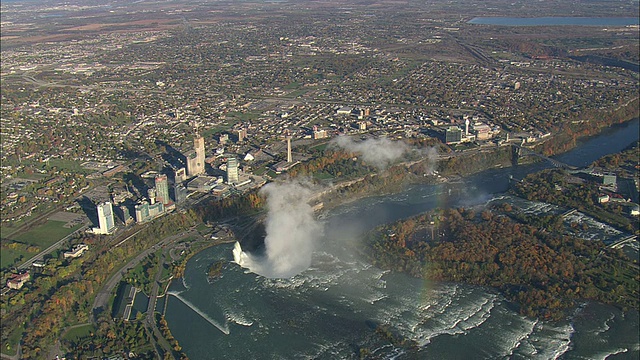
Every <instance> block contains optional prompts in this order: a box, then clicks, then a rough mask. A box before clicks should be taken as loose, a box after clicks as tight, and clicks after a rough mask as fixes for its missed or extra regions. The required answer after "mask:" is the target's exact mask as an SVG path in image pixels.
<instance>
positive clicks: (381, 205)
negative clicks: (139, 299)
mask: <svg viewBox="0 0 640 360" xmlns="http://www.w3.org/2000/svg"><path fill="white" fill-rule="evenodd" d="M637 128H638V122H637V121H635V122H634V123H633V122H632V123H626V124H625V125H623V127H621V128H615V129H611V130H612V131H610V132H607V131H605V132H604V133H602V134H601V135H600V136H599V137H597V138H592V139H590V140H587V141H584V142H583V143H581V144H580V148H578V149H576V150H575V151H573V152H569V153H565V154H564V155H563V159H562V161H564V162H566V163H569V164H575V163H578V162H580V161H582V162H587V163H591V162H592V161H594V160H595V158H591V157H589V156H586V157H585V156H584V154H581V153H580V150H581V149H582V147H585V148H591V147H592V144H591V143H590V141H592V140H597V141H598V143H596V144H594V145H593V147H595V148H597V149H598V150H602V151H607V152H617V151H619V150H621V149H622V148H624V147H626V145H627V144H628V143H630V142H632V141H634V140H637V133H638V131H637ZM620 134H622V137H617V136H618V135H620ZM625 142H626V144H622V143H625ZM603 144H606V146H605V145H603ZM603 148H604V149H603ZM597 157H600V155H599V156H597ZM597 157H596V158H597ZM551 166H552V165H551V164H547V163H536V164H528V165H517V166H510V164H506V166H505V167H504V168H495V167H491V168H489V169H488V170H486V171H483V172H479V173H475V174H473V175H471V176H466V177H458V176H457V175H456V176H452V177H451V178H448V179H453V178H455V179H458V180H459V181H457V182H456V183H450V182H449V183H447V182H438V181H436V180H435V179H437V175H436V176H435V177H434V179H433V180H432V181H434V183H433V184H427V185H424V184H418V185H410V184H403V186H402V187H400V190H401V191H396V192H393V194H392V195H382V196H380V195H377V196H376V195H371V193H369V194H364V193H363V195H362V196H357V198H356V197H352V196H353V194H352V196H350V197H349V202H348V203H347V202H345V201H342V202H340V203H339V204H338V203H337V202H336V206H333V207H331V208H330V209H325V210H323V212H322V216H323V222H324V223H325V229H324V233H325V234H324V236H323V239H322V244H321V245H318V249H317V250H316V252H315V253H314V261H313V264H312V267H311V268H310V269H308V270H306V271H305V272H303V273H301V274H300V275H298V276H295V277H294V278H292V279H280V280H270V279H265V278H262V277H259V276H256V275H255V274H252V273H248V272H246V270H245V269H242V268H240V267H239V266H229V267H225V269H223V272H222V276H221V277H220V278H218V279H217V280H216V282H215V286H213V285H212V284H210V283H209V281H208V278H207V270H208V268H209V266H210V264H212V263H215V262H217V261H221V260H225V261H232V253H231V250H232V246H231V245H221V246H215V247H211V248H209V249H207V250H204V251H201V252H199V253H198V254H195V255H194V257H193V258H192V259H191V260H190V261H189V262H188V263H187V266H186V268H185V273H184V281H182V282H173V284H172V286H171V290H170V291H171V292H173V293H175V294H177V296H170V297H169V298H168V299H167V302H168V304H167V312H166V318H167V322H168V324H169V326H170V328H171V331H172V333H173V334H175V335H176V338H177V339H178V340H179V342H180V345H181V346H182V347H183V351H184V352H185V353H186V354H188V355H189V356H190V357H192V358H198V359H200V358H201V359H213V358H214V357H212V354H216V357H215V358H229V359H233V358H252V357H255V356H256V354H264V353H269V354H280V355H281V356H283V357H288V358H296V357H297V358H300V357H305V356H306V357H313V358H320V359H323V358H326V359H330V358H336V357H338V358H350V357H353V354H354V347H355V348H356V351H358V349H361V348H366V349H380V348H381V347H382V349H387V350H376V351H377V352H376V354H380V353H383V352H384V351H387V352H386V353H387V354H390V353H393V351H399V350H398V349H395V348H394V347H389V346H388V345H385V343H384V342H383V343H381V342H380V340H379V339H377V338H376V335H372V334H374V331H373V330H372V327H371V326H373V325H371V324H381V323H382V324H384V323H391V324H393V328H394V330H395V331H398V332H399V333H400V334H401V335H402V336H403V337H405V338H411V339H412V340H414V341H416V343H417V346H418V347H419V349H420V350H419V351H420V354H421V355H425V356H426V357H431V358H446V356H445V355H446V354H448V355H451V349H459V350H460V351H459V353H460V356H461V357H467V358H469V357H473V354H477V353H478V352H477V351H483V352H484V353H486V354H490V355H488V356H490V357H494V358H500V357H504V356H507V357H509V356H516V355H517V356H520V357H524V358H529V357H531V356H533V354H537V356H543V357H549V358H553V357H557V356H560V355H561V354H564V353H570V354H573V355H575V356H586V357H594V356H596V354H597V353H601V352H606V353H607V354H609V353H614V352H616V351H617V350H616V349H634V346H636V344H637V337H636V336H635V335H634V334H635V331H636V330H633V329H636V327H637V314H635V315H634V314H633V313H631V314H628V313H622V312H620V311H619V310H618V309H615V308H610V307H607V306H604V305H598V304H589V305H585V306H584V307H582V308H581V309H580V310H578V311H576V315H575V317H574V318H573V321H572V322H568V323H560V324H552V323H547V322H542V321H533V320H530V319H528V318H526V317H521V316H520V315H519V314H518V313H517V312H515V311H514V310H513V309H512V308H511V306H510V305H508V303H507V302H506V301H505V300H504V298H502V297H501V296H500V295H498V294H497V293H495V292H491V291H487V290H486V289H484V288H479V287H473V286H468V285H463V284H458V283H428V282H425V281H424V280H420V279H415V278H411V277H407V276H406V275H403V274H395V273H389V272H387V271H384V270H380V269H379V268H376V267H375V266H371V264H370V263H369V262H367V261H364V260H363V259H362V258H361V257H360V256H359V255H358V254H359V253H360V251H359V249H360V248H361V247H362V244H361V240H360V239H361V235H362V233H363V232H366V231H367V230H369V229H371V228H373V227H375V226H378V225H380V224H385V223H390V222H393V221H395V220H398V219H403V218H408V217H410V216H412V215H415V214H418V213H422V212H424V211H428V210H431V209H434V208H447V207H448V208H456V207H459V206H463V205H466V204H469V203H471V204H482V203H485V202H486V201H488V200H490V199H491V197H492V196H494V195H490V194H497V193H502V192H504V191H505V190H506V189H508V186H509V176H514V177H516V178H522V177H524V176H525V175H526V174H528V173H531V172H535V171H538V170H541V169H544V168H548V167H551ZM398 169H399V170H397V173H395V174H396V175H400V174H401V173H402V172H404V173H406V172H407V170H406V167H404V166H400V167H398ZM365 178H366V177H365ZM443 178H444V176H443ZM441 179H442V178H441ZM421 180H425V179H421ZM441 181H442V180H441ZM389 184H390V185H392V184H391V182H389ZM352 185H353V184H352ZM394 186H395V185H394ZM390 188H392V186H389V187H386V188H384V190H388V189H390ZM357 195H360V194H357ZM345 199H346V197H343V198H342V200H345ZM587 318H588V319H591V320H589V321H587ZM594 319H595V320H594ZM607 319H612V320H607ZM605 325H606V326H609V327H610V328H611V330H610V331H608V332H607V333H606V334H603V335H602V336H601V337H600V338H601V339H602V341H601V342H600V343H599V347H598V349H593V348H592V347H589V344H590V342H591V341H592V340H590V336H591V335H590V334H592V333H593V332H594V331H598V329H599V328H601V327H603V326H605ZM609 333H610V334H615V336H614V335H612V336H611V337H608V336H606V335H607V334H609ZM186 334H188V335H186ZM282 338H286V339H287V341H286V344H287V345H286V346H282V344H284V343H283V342H282V341H280V340H281V339H282ZM384 346H386V348H385V347H384ZM594 351H595V352H594ZM625 351H627V350H625ZM636 353H637V352H634V351H633V350H631V351H629V354H631V355H632V356H634V354H636ZM508 354H511V355H508Z"/></svg>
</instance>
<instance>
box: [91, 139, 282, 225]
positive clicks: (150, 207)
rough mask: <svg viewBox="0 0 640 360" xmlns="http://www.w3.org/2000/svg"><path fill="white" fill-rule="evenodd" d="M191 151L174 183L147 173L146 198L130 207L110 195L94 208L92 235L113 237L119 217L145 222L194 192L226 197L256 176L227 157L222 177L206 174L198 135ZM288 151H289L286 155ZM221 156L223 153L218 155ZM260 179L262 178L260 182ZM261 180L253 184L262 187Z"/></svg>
mask: <svg viewBox="0 0 640 360" xmlns="http://www.w3.org/2000/svg"><path fill="white" fill-rule="evenodd" d="M239 134H240V139H242V137H243V135H244V136H246V131H245V132H244V133H243V132H242V131H241V132H239ZM193 145H194V146H193V150H192V151H190V152H188V153H187V154H185V155H184V159H183V160H184V165H186V167H178V168H175V169H172V170H170V171H169V172H172V173H173V182H172V183H170V178H169V176H168V175H167V174H160V173H155V172H153V171H152V172H149V173H147V174H143V175H142V177H147V178H148V177H149V175H151V176H153V179H154V180H153V185H154V186H153V187H149V188H148V189H147V193H146V198H144V199H142V200H140V201H138V202H137V203H135V204H131V202H130V201H128V200H129V199H128V198H127V199H124V198H122V197H121V196H113V198H112V200H111V201H105V202H101V203H99V204H98V205H97V207H96V209H97V215H98V216H97V218H98V226H97V227H95V228H93V229H92V232H93V233H95V234H112V233H114V232H115V230H116V228H117V227H116V221H115V218H116V216H118V217H119V218H120V220H121V221H122V222H123V223H124V224H125V225H128V224H131V223H133V222H135V223H139V224H140V223H146V222H148V221H151V220H153V219H155V218H157V217H159V216H161V215H163V214H165V213H167V212H170V211H173V210H174V209H175V208H176V204H177V203H178V204H179V203H182V202H183V201H184V200H185V199H186V198H187V197H188V196H189V195H190V194H193V193H196V192H202V193H209V194H213V195H215V196H216V197H217V198H219V199H221V198H225V197H227V196H229V195H231V193H232V191H234V190H236V189H238V188H240V187H241V186H246V185H248V184H250V183H252V181H254V180H255V178H256V177H249V176H246V175H245V174H243V173H241V171H240V169H239V162H238V159H237V158H235V157H227V158H226V167H225V173H226V174H225V177H226V181H225V179H224V178H223V177H222V176H209V175H207V173H206V169H205V164H206V157H205V141H204V138H203V137H202V136H200V135H196V136H195V138H194V140H193ZM290 153H291V152H290V151H289V154H290ZM219 155H223V154H219ZM260 180H261V179H260ZM262 184H264V181H259V182H256V183H255V185H257V186H261V185H262Z"/></svg>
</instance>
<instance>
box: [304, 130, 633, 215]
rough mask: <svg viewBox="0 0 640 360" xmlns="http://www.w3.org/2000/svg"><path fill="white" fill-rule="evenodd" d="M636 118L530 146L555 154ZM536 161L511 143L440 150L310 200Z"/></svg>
mask: <svg viewBox="0 0 640 360" xmlns="http://www.w3.org/2000/svg"><path fill="white" fill-rule="evenodd" d="M637 122H638V117H634V118H631V119H628V120H627V121H624V122H622V123H615V124H612V125H610V126H608V127H603V128H599V130H600V131H599V132H598V134H596V135H583V136H580V137H572V140H571V141H569V142H564V141H565V140H566V139H565V137H564V136H555V137H551V138H549V139H547V140H545V141H544V142H541V143H538V144H533V145H534V146H532V148H533V149H534V150H545V151H546V152H545V155H546V156H549V157H558V156H561V155H562V154H564V153H567V152H569V151H571V150H573V149H575V148H576V147H578V146H579V145H580V144H583V143H586V142H588V140H589V139H592V138H595V137H597V136H599V135H600V134H603V133H605V132H607V131H615V130H616V129H617V127H619V126H624V125H625V124H634V123H637ZM554 143H560V144H561V145H554ZM567 145H569V146H567ZM626 145H628V144H626ZM537 161H543V160H541V159H539V158H535V157H528V158H527V159H525V160H523V159H519V161H515V159H514V151H513V147H512V146H511V145H504V146H496V147H487V148H483V149H480V150H473V151H467V152H459V153H447V154H441V155H439V157H438V160H437V161H436V164H433V159H422V160H418V161H415V160H414V161H408V162H403V163H400V164H396V165H394V166H392V167H391V168H389V169H386V170H384V171H381V172H379V173H377V174H371V175H367V176H363V177H360V178H358V179H351V180H346V181H343V182H340V183H337V184H334V185H333V186H331V187H329V188H327V189H322V190H321V191H319V192H318V193H317V194H316V196H314V197H313V202H315V203H318V202H322V204H323V206H322V209H323V211H327V210H330V209H332V208H335V207H337V206H340V205H342V204H346V203H349V202H352V201H355V200H357V199H361V198H364V197H368V196H382V195H389V194H393V193H396V192H398V191H401V190H402V189H403V188H405V187H406V186H410V185H419V184H437V183H447V182H451V181H459V180H461V179H463V178H465V177H469V176H472V175H474V174H478V173H481V172H483V171H487V170H491V169H495V168H507V167H512V166H514V165H515V166H518V165H525V164H527V163H532V162H537ZM586 165H587V164H580V165H579V166H586ZM433 170H435V171H433Z"/></svg>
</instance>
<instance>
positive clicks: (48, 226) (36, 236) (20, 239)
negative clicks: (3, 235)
mask: <svg viewBox="0 0 640 360" xmlns="http://www.w3.org/2000/svg"><path fill="white" fill-rule="evenodd" d="M64 224H66V222H64V221H53V220H48V221H47V222H46V223H44V224H42V225H40V226H37V227H35V228H33V229H31V230H29V231H27V232H25V233H22V234H20V235H18V236H16V237H14V238H13V239H11V240H13V243H20V245H19V246H12V245H11V244H10V243H9V242H10V240H8V239H3V241H5V240H6V241H7V244H4V243H3V246H2V256H0V268H2V269H5V268H7V267H10V266H12V265H14V264H15V263H17V262H19V261H20V257H21V256H22V259H28V258H29V257H31V256H34V255H35V254H36V253H37V252H40V251H42V250H44V249H46V248H47V247H49V246H51V245H52V244H54V243H55V242H57V241H59V240H60V239H62V238H64V237H65V236H67V235H69V234H71V233H72V232H74V231H76V230H77V229H78V228H80V227H81V226H82V224H79V225H76V226H74V227H72V228H65V227H63V225H64Z"/></svg>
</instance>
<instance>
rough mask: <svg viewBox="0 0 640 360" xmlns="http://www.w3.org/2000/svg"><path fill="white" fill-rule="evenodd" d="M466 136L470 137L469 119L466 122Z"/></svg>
mask: <svg viewBox="0 0 640 360" xmlns="http://www.w3.org/2000/svg"><path fill="white" fill-rule="evenodd" d="M464 135H465V136H469V119H466V120H465V121H464Z"/></svg>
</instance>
